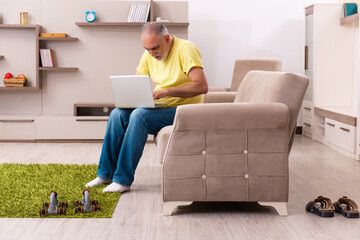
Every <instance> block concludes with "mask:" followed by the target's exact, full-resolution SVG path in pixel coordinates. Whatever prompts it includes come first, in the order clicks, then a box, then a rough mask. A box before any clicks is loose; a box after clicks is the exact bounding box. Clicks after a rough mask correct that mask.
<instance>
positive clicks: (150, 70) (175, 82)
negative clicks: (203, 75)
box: [136, 37, 204, 107]
mask: <svg viewBox="0 0 360 240" xmlns="http://www.w3.org/2000/svg"><path fill="white" fill-rule="evenodd" d="M172 38H173V39H174V44H173V46H172V48H171V51H170V53H169V55H168V56H167V58H166V59H164V60H163V61H158V60H156V59H155V58H154V57H152V56H151V55H150V54H149V52H148V51H145V52H144V54H143V55H142V57H141V60H140V63H139V66H138V67H137V69H136V70H137V71H138V72H139V73H141V74H142V75H149V76H150V77H151V79H152V80H153V81H154V82H155V84H156V86H155V89H154V90H155V91H157V90H163V89H167V88H171V87H181V86H184V85H186V84H189V83H190V82H191V80H190V78H189V77H188V75H187V74H188V73H189V71H190V69H191V68H193V67H201V68H203V65H202V61H201V54H200V52H199V50H198V49H197V47H196V46H195V44H193V43H192V42H190V41H187V40H183V39H179V38H176V37H172ZM157 102H160V103H161V102H163V103H169V104H166V105H164V106H163V107H176V106H179V105H183V104H192V103H203V102H204V95H203V94H201V95H198V96H195V97H191V98H181V97H165V98H160V99H158V100H157Z"/></svg>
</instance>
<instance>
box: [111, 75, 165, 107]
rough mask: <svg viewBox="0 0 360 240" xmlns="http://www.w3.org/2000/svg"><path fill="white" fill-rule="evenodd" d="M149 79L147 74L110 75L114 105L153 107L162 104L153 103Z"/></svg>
mask: <svg viewBox="0 0 360 240" xmlns="http://www.w3.org/2000/svg"><path fill="white" fill-rule="evenodd" d="M150 81H151V79H150V77H149V76H147V75H120V76H110V84H111V89H112V94H113V98H114V104H115V107H117V108H138V107H143V108H155V107H159V106H162V105H164V103H161V104H158V103H156V104H155V102H154V99H153V95H152V90H151V83H150Z"/></svg>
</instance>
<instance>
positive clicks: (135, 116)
mask: <svg viewBox="0 0 360 240" xmlns="http://www.w3.org/2000/svg"><path fill="white" fill-rule="evenodd" d="M147 111H149V109H146V108H136V109H135V110H134V111H133V112H132V113H131V115H130V121H136V122H139V121H140V122H143V121H145V118H146V114H147Z"/></svg>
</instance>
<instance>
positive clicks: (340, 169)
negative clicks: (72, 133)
mask: <svg viewBox="0 0 360 240" xmlns="http://www.w3.org/2000/svg"><path fill="white" fill-rule="evenodd" d="M100 150H101V144H97V143H90V144H78V143H67V144H65V143H59V144H57V143H56V144H55V143H51V144H50V143H49V144H45V143H22V144H15V143H0V163H4V162H13V163H15V162H16V163H98V158H99V154H100ZM154 154H155V146H154V144H153V143H148V144H147V145H146V147H145V151H144V155H143V158H142V159H141V162H140V164H139V167H138V170H137V172H136V176H135V182H134V184H133V186H132V189H131V192H128V193H124V194H123V195H122V196H121V197H120V200H119V202H118V204H117V206H116V209H115V212H114V213H113V217H112V218H111V219H46V218H45V219H11V218H0V239H27V240H29V239H36V240H38V239H157V240H158V239H166V240H168V239H185V240H188V239H204V240H207V239H217V240H218V239H334V240H335V239H336V240H338V239H360V220H359V219H347V218H344V217H343V216H341V215H339V214H336V215H335V217H334V218H328V219H326V218H320V217H318V216H315V215H314V214H310V213H308V212H306V211H305V205H306V203H307V202H308V201H310V200H313V199H314V198H316V197H317V196H318V195H323V196H327V197H330V198H331V199H332V200H333V201H335V200H337V199H338V198H339V197H342V196H343V195H347V196H348V197H350V198H352V199H354V200H355V201H356V202H357V203H359V204H360V162H356V161H355V160H353V159H350V158H348V157H346V156H343V155H341V154H339V153H337V152H336V151H334V150H332V149H330V148H328V147H326V146H324V145H321V144H319V143H316V142H313V141H312V140H310V139H308V138H305V137H302V136H297V137H296V139H295V142H294V146H293V150H292V153H291V155H290V199H289V203H288V212H289V216H288V217H280V216H278V214H277V213H276V211H275V210H274V209H272V208H267V207H261V206H259V205H258V204H257V203H194V204H193V205H191V206H189V207H186V208H182V209H180V210H178V211H177V212H176V215H174V216H171V217H163V216H162V197H161V182H160V180H161V167H160V166H159V165H157V164H156V163H155V162H154ZM94 177H95V176H94ZM0 184H1V176H0ZM0 194H1V193H0ZM0 204H1V203H0Z"/></svg>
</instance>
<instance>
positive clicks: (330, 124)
mask: <svg viewBox="0 0 360 240" xmlns="http://www.w3.org/2000/svg"><path fill="white" fill-rule="evenodd" d="M326 124H327V125H329V126H331V127H335V124H332V123H328V122H327V123H326Z"/></svg>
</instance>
